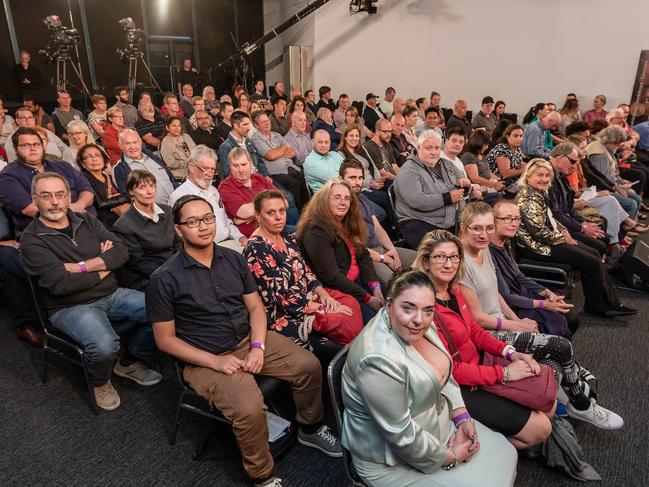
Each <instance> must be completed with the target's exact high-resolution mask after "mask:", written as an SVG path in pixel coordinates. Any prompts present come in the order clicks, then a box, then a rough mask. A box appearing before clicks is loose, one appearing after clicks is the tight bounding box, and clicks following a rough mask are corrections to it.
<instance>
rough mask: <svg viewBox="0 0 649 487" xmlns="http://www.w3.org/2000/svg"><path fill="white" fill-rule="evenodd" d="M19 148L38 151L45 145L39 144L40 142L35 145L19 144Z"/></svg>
mask: <svg viewBox="0 0 649 487" xmlns="http://www.w3.org/2000/svg"><path fill="white" fill-rule="evenodd" d="M18 147H20V148H21V149H38V148H39V147H43V144H42V143H40V144H39V143H38V142H35V143H33V144H27V143H25V144H18Z"/></svg>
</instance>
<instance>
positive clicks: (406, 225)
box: [399, 220, 453, 250]
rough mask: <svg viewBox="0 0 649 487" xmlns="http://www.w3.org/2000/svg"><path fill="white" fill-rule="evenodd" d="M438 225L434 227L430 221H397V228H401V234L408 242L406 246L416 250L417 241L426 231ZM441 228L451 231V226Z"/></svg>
mask: <svg viewBox="0 0 649 487" xmlns="http://www.w3.org/2000/svg"><path fill="white" fill-rule="evenodd" d="M439 228H440V227H436V226H435V225H431V224H430V223H426V222H424V221H421V220H406V221H402V222H399V230H401V235H403V238H405V239H406V242H408V246H409V247H410V248H411V249H412V250H417V247H419V242H421V240H422V239H423V238H424V235H426V234H427V233H428V232H430V231H431V230H437V229H439ZM443 230H448V231H449V232H451V233H453V228H444V229H443Z"/></svg>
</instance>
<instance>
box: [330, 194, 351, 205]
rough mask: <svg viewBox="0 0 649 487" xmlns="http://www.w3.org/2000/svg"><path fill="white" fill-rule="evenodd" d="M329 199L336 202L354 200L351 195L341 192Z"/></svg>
mask: <svg viewBox="0 0 649 487" xmlns="http://www.w3.org/2000/svg"><path fill="white" fill-rule="evenodd" d="M329 199H331V200H334V201H335V202H336V203H340V202H341V201H344V202H345V203H349V202H350V201H351V200H352V198H351V196H343V195H340V194H337V195H335V196H329Z"/></svg>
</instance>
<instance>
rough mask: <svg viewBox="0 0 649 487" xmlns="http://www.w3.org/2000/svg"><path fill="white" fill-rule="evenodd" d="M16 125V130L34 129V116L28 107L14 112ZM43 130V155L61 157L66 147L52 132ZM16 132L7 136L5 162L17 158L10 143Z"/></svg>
mask: <svg viewBox="0 0 649 487" xmlns="http://www.w3.org/2000/svg"><path fill="white" fill-rule="evenodd" d="M16 125H18V128H21V127H27V128H31V129H33V128H34V127H36V118H35V117H34V114H33V113H32V111H31V109H30V108H29V107H20V108H18V110H16ZM43 128H44V129H45V130H46V131H47V147H46V149H45V153H46V154H52V155H53V156H57V157H61V156H62V155H63V151H65V149H67V148H68V146H67V145H66V144H65V142H63V141H62V140H61V139H60V138H59V137H57V136H56V134H54V132H51V131H50V130H48V129H47V128H46V127H43ZM16 130H18V129H16ZM16 130H14V131H13V132H12V133H11V134H9V135H8V136H7V141H6V142H5V145H4V149H5V152H6V153H7V162H11V161H13V160H15V159H16V157H17V156H16V150H15V149H14V145H13V142H12V141H11V137H12V135H13V134H14V133H15V132H16Z"/></svg>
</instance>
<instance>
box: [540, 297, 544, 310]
mask: <svg viewBox="0 0 649 487" xmlns="http://www.w3.org/2000/svg"><path fill="white" fill-rule="evenodd" d="M539 308H541V309H543V308H545V301H543V300H542V299H541V300H540V301H539Z"/></svg>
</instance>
